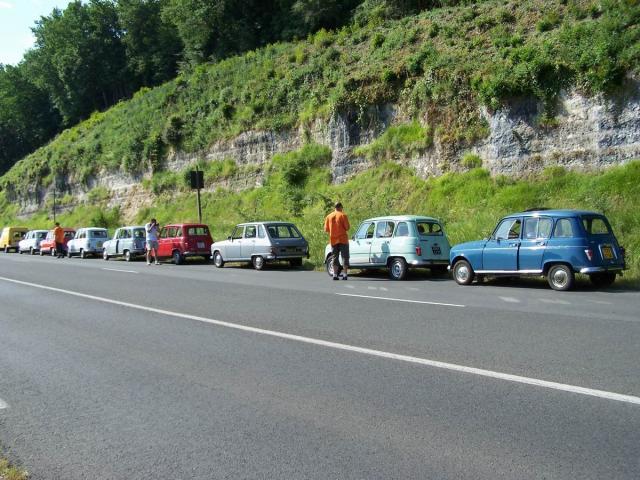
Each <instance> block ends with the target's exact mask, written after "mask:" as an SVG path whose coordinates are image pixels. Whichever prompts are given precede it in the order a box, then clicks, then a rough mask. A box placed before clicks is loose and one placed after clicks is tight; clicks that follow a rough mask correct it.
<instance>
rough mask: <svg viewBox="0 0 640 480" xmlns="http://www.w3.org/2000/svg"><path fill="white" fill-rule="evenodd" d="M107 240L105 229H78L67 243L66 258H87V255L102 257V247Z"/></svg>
mask: <svg viewBox="0 0 640 480" xmlns="http://www.w3.org/2000/svg"><path fill="white" fill-rule="evenodd" d="M108 238H109V236H108V234H107V229H106V228H97V227H88V228H79V229H78V230H77V231H76V235H75V236H74V237H73V238H72V239H71V240H69V241H68V242H67V257H69V258H71V257H73V256H74V255H78V256H79V257H80V258H87V255H94V256H98V255H102V246H103V245H104V242H105V241H106V240H107V239H108Z"/></svg>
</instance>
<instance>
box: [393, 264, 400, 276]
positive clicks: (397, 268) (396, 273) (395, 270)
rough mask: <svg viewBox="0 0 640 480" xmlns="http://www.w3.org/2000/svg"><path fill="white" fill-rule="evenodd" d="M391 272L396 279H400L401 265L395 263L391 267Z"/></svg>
mask: <svg viewBox="0 0 640 480" xmlns="http://www.w3.org/2000/svg"><path fill="white" fill-rule="evenodd" d="M391 271H392V273H393V276H394V277H399V276H400V274H401V273H402V266H401V265H400V264H399V263H394V264H393V265H392V267H391Z"/></svg>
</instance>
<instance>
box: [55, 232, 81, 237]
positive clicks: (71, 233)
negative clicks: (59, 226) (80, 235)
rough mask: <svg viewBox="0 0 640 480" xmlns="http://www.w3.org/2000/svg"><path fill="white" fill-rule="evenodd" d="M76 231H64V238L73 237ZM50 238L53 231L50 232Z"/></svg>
mask: <svg viewBox="0 0 640 480" xmlns="http://www.w3.org/2000/svg"><path fill="white" fill-rule="evenodd" d="M75 234H76V232H64V238H73V237H74V236H75ZM51 238H53V233H51Z"/></svg>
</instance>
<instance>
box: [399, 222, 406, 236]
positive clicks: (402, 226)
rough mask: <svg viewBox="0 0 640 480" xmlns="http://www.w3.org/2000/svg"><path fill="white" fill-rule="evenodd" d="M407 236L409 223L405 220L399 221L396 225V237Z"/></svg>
mask: <svg viewBox="0 0 640 480" xmlns="http://www.w3.org/2000/svg"><path fill="white" fill-rule="evenodd" d="M408 236H409V225H407V222H400V223H398V226H397V227H396V237H408Z"/></svg>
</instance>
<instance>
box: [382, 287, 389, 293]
mask: <svg viewBox="0 0 640 480" xmlns="http://www.w3.org/2000/svg"><path fill="white" fill-rule="evenodd" d="M380 290H382V291H383V292H388V291H389V289H388V288H386V287H380Z"/></svg>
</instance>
